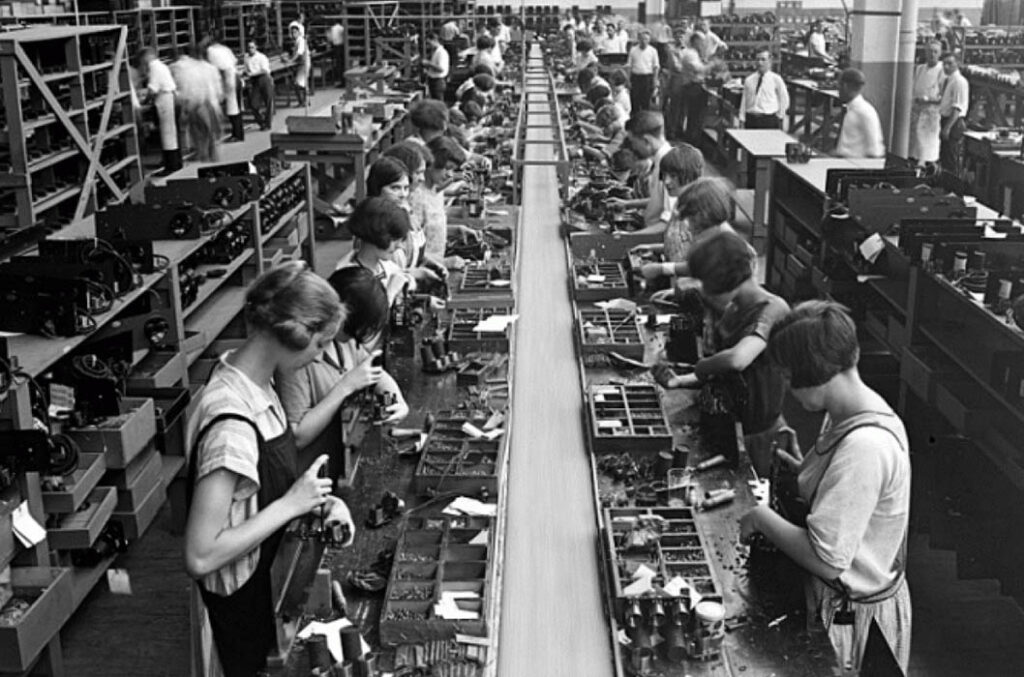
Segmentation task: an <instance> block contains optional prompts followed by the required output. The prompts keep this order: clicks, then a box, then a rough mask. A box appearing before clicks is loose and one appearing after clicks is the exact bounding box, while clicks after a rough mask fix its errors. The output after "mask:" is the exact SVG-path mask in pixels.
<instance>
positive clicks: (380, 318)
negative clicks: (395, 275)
mask: <svg viewBox="0 0 1024 677" xmlns="http://www.w3.org/2000/svg"><path fill="white" fill-rule="evenodd" d="M328 282H329V283H330V285H331V287H332V288H333V289H334V291H335V292H336V293H337V294H338V298H339V299H340V300H341V305H342V308H343V310H344V313H343V315H344V317H343V319H342V321H341V324H340V326H339V329H338V332H337V334H335V336H334V338H333V340H331V341H330V342H329V343H328V344H327V345H326V346H325V348H324V350H323V351H322V352H321V353H320V354H319V355H317V356H316V358H314V359H313V360H312V361H311V362H310V363H309V364H306V365H305V366H303V367H302V368H300V369H293V370H288V371H281V372H278V374H277V375H276V376H275V378H274V387H275V389H276V390H277V393H278V395H279V396H280V397H281V403H282V405H283V406H284V411H285V414H286V415H287V416H288V422H289V424H291V425H292V427H293V429H294V430H295V439H296V442H297V444H298V446H299V449H300V450H301V451H300V467H302V465H303V463H306V462H308V460H310V459H313V458H316V457H318V456H320V455H321V454H331V453H332V452H335V451H336V450H338V449H340V448H341V443H342V440H341V437H340V431H341V428H340V425H339V423H338V414H339V411H340V410H341V409H342V406H343V405H344V403H345V402H346V401H347V400H348V398H349V397H351V396H352V395H354V394H356V393H358V392H360V391H362V390H364V389H366V388H373V389H374V392H376V393H378V394H382V393H390V394H392V395H393V396H394V399H395V402H394V404H392V405H391V406H390V407H389V408H388V410H387V412H386V414H387V416H386V418H385V419H384V420H383V421H380V423H382V424H391V423H396V422H397V421H399V420H401V419H402V418H405V416H406V415H407V414H408V413H409V406H408V405H407V404H406V402H405V398H404V397H403V396H402V390H401V388H399V387H398V384H397V383H396V382H395V379H394V378H392V376H391V375H390V374H388V373H387V371H385V370H384V368H383V367H382V366H381V365H379V364H375V363H374V362H375V361H376V359H377V358H379V357H380V355H381V352H380V351H379V350H371V349H370V347H371V346H373V345H374V344H375V343H376V342H377V337H379V336H380V335H381V334H382V333H383V332H384V330H385V329H386V328H387V324H388V317H389V309H388V299H387V295H386V294H385V293H384V289H383V288H382V287H381V286H380V283H379V282H378V281H377V278H376V277H375V276H374V275H373V273H371V272H370V271H369V270H366V269H365V268H356V267H351V268H342V269H341V270H338V271H335V272H334V274H333V275H331V277H330V279H329V280H328ZM332 424H333V425H332ZM331 475H332V476H334V475H335V473H331Z"/></svg>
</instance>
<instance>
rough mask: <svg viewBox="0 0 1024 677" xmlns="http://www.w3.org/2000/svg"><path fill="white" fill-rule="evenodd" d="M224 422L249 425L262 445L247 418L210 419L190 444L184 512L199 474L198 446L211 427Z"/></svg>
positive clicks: (233, 416)
mask: <svg viewBox="0 0 1024 677" xmlns="http://www.w3.org/2000/svg"><path fill="white" fill-rule="evenodd" d="M224 421H241V422H242V423H247V424H249V425H250V426H252V429H253V430H254V431H256V442H257V444H260V445H262V444H263V435H261V434H260V429H259V427H258V426H257V425H256V423H255V422H254V421H253V420H252V419H250V418H247V417H245V416H243V415H242V414H233V413H225V414H217V415H216V416H214V417H213V418H212V419H210V422H209V423H207V424H206V425H205V426H203V428H202V429H201V430H200V431H199V433H198V434H197V435H196V441H195V442H194V443H193V444H192V453H191V454H190V455H189V459H188V473H187V475H188V478H187V480H186V482H187V484H186V486H185V506H186V511H187V509H188V508H191V507H192V494H193V492H194V491H195V487H196V476H197V475H198V474H199V445H200V444H201V443H202V441H203V439H204V438H205V437H206V435H207V433H209V432H210V430H212V429H213V426H215V425H217V424H218V423H223V422H224Z"/></svg>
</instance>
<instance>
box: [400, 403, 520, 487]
mask: <svg viewBox="0 0 1024 677" xmlns="http://www.w3.org/2000/svg"><path fill="white" fill-rule="evenodd" d="M489 417H490V412H485V411H480V412H472V411H465V412H462V411H458V412H441V414H440V415H439V417H438V419H437V420H436V421H435V423H434V427H433V429H432V430H431V431H430V436H429V437H428V438H427V441H426V443H425V444H424V446H423V452H422V454H421V455H420V460H419V463H417V465H416V474H415V475H414V476H413V483H412V489H413V491H415V492H416V493H417V494H420V495H427V494H428V493H437V494H440V493H444V492H449V491H455V492H459V493H461V494H465V495H476V494H478V493H479V492H480V490H484V491H486V492H487V493H488V494H489V495H491V496H495V495H497V492H498V469H499V468H500V467H501V462H502V450H503V449H504V447H505V442H504V440H503V439H502V437H499V438H497V439H494V440H488V439H476V438H473V437H471V436H470V435H468V434H466V433H465V432H464V431H463V430H462V426H463V424H464V423H470V424H472V425H473V426H475V427H476V428H478V429H480V430H483V429H484V427H485V424H486V423H487V419H488V418H489ZM484 432H487V431H486V430H484Z"/></svg>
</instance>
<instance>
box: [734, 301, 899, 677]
mask: <svg viewBox="0 0 1024 677" xmlns="http://www.w3.org/2000/svg"><path fill="white" fill-rule="evenodd" d="M768 352H769V356H770V357H771V359H772V360H773V361H774V362H775V363H776V364H777V365H779V366H780V367H781V368H782V369H783V370H785V371H787V372H788V373H789V378H790V387H791V389H792V392H793V395H794V396H795V397H796V399H797V400H798V401H799V402H800V404H801V405H803V407H804V408H805V409H807V410H808V411H823V412H825V414H826V415H825V421H824V424H823V425H822V429H821V433H820V434H819V436H818V439H817V440H816V441H815V444H814V446H813V447H812V448H811V450H810V451H809V452H808V453H807V454H806V456H801V454H800V451H799V448H798V445H797V444H796V440H795V436H793V435H787V437H788V439H789V440H790V444H789V449H788V450H786V451H782V450H780V451H779V453H778V456H779V462H780V463H784V464H785V465H788V466H790V467H791V468H792V469H793V470H794V471H796V472H798V473H799V474H798V476H797V486H798V489H799V495H800V498H801V499H802V501H803V503H804V504H805V510H807V517H806V525H803V524H794V523H793V521H790V520H787V519H786V518H785V517H783V516H782V515H780V514H779V513H777V512H775V511H774V510H772V508H770V507H768V506H766V505H760V506H757V507H755V508H754V509H753V510H751V511H750V512H748V513H747V514H746V515H744V517H743V518H742V519H741V520H740V536H741V538H742V539H744V540H746V539H747V538H749V537H750V536H751V535H752V534H754V533H761V534H764V535H765V536H766V537H767V538H768V540H769V541H771V542H772V543H773V544H775V545H776V546H777V547H778V548H779V549H780V550H782V551H783V552H784V553H786V554H787V555H788V556H789V557H790V558H791V559H793V561H795V562H796V563H797V564H799V565H800V566H802V567H803V568H804V569H806V570H807V571H808V572H809V573H810V574H811V575H812V576H811V580H810V585H809V586H808V596H809V599H808V602H809V606H810V608H811V609H812V610H813V612H814V613H815V615H816V616H817V619H818V621H820V622H821V624H822V625H823V626H824V628H825V630H826V631H827V633H828V636H829V639H830V640H831V642H832V646H833V648H834V649H835V650H836V654H837V657H838V659H839V662H840V666H841V667H842V669H843V670H844V674H856V671H857V670H859V668H860V662H861V658H862V656H863V654H864V647H865V644H866V642H867V638H868V631H869V630H870V628H871V625H872V623H874V624H875V625H877V627H878V629H879V630H880V631H881V633H882V636H883V637H884V638H885V640H886V642H887V643H888V645H889V648H890V650H891V651H892V654H893V656H894V657H895V658H896V660H897V662H898V663H899V664H900V666H901V667H902V669H903V671H904V672H906V670H907V666H908V664H909V662H910V623H911V607H910V591H909V590H908V589H907V583H906V579H905V576H904V571H905V565H906V539H907V528H908V523H909V521H908V520H909V514H910V455H909V453H908V443H907V436H906V431H905V430H904V428H903V423H902V421H900V419H899V417H898V416H897V415H896V414H895V413H894V412H893V411H892V409H891V408H890V407H889V405H888V404H887V403H886V401H885V400H884V399H883V398H882V396H881V395H879V394H878V393H876V392H875V391H874V390H872V389H871V388H869V387H868V386H867V385H865V384H864V382H863V381H862V380H861V378H860V374H859V372H858V371H857V360H858V358H859V357H860V350H859V347H858V344H857V328H856V326H855V325H854V323H853V320H852V319H850V316H849V315H847V313H846V310H845V308H843V307H842V306H839V305H837V304H835V303H830V302H825V301H808V302H806V303H803V304H800V305H799V306H797V307H796V308H795V309H794V310H793V311H792V312H791V313H790V314H789V315H788V316H787V317H785V318H784V319H783V320H782V321H781V322H779V323H778V324H777V325H776V326H775V329H774V331H773V332H772V336H771V340H770V343H769V346H768ZM786 512H787V513H789V516H790V518H791V519H792V520H794V521H796V522H803V520H802V519H800V517H799V515H798V514H797V513H799V512H801V511H800V510H798V509H797V510H794V509H788V510H786Z"/></svg>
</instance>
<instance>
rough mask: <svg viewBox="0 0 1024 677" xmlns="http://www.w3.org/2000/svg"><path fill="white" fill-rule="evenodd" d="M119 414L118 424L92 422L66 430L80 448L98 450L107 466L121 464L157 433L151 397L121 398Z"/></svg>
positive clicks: (96, 451)
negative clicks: (85, 426) (84, 426)
mask: <svg viewBox="0 0 1024 677" xmlns="http://www.w3.org/2000/svg"><path fill="white" fill-rule="evenodd" d="M121 412H122V415H121V416H120V417H117V419H116V421H117V425H113V424H111V425H104V424H103V423H102V422H101V423H100V424H99V425H91V426H89V427H87V428H73V429H71V430H68V435H70V436H71V437H72V438H73V439H74V440H75V442H77V443H78V446H79V447H81V449H82V451H87V452H92V453H101V454H104V455H105V456H106V458H107V467H108V468H124V467H125V466H127V465H128V463H129V462H130V461H131V460H132V459H133V458H135V457H136V456H137V455H138V454H139V452H141V451H142V450H143V449H145V448H146V445H147V444H149V442H150V441H151V440H152V439H153V437H155V436H156V411H155V408H154V406H153V400H152V399H150V398H148V397H144V398H136V397H125V398H122V399H121Z"/></svg>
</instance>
